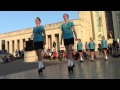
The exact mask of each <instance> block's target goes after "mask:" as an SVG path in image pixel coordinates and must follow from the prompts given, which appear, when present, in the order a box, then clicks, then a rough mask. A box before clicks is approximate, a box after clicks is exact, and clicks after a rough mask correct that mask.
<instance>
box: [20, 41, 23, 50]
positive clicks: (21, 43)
mask: <svg viewBox="0 0 120 90" xmlns="http://www.w3.org/2000/svg"><path fill="white" fill-rule="evenodd" d="M20 50H23V39H20Z"/></svg>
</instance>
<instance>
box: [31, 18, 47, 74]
mask: <svg viewBox="0 0 120 90" xmlns="http://www.w3.org/2000/svg"><path fill="white" fill-rule="evenodd" d="M35 23H36V27H34V28H33V34H32V37H33V42H34V49H35V51H36V54H37V56H38V73H39V74H40V73H42V71H43V69H45V67H44V65H43V62H42V55H41V53H42V50H43V48H44V45H46V33H45V29H44V27H43V26H42V25H40V23H41V19H40V18H39V17H37V18H36V20H35ZM42 34H43V35H44V36H43V35H42Z"/></svg>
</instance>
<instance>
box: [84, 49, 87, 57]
mask: <svg viewBox="0 0 120 90" xmlns="http://www.w3.org/2000/svg"><path fill="white" fill-rule="evenodd" d="M83 58H85V59H87V54H86V52H85V50H84V49H83Z"/></svg>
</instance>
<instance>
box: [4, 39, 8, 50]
mask: <svg viewBox="0 0 120 90" xmlns="http://www.w3.org/2000/svg"><path fill="white" fill-rule="evenodd" d="M5 50H7V52H8V43H7V41H5Z"/></svg>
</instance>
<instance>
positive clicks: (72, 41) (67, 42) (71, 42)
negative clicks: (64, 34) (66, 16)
mask: <svg viewBox="0 0 120 90" xmlns="http://www.w3.org/2000/svg"><path fill="white" fill-rule="evenodd" d="M70 44H74V38H69V39H64V45H65V46H68V45H70Z"/></svg>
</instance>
